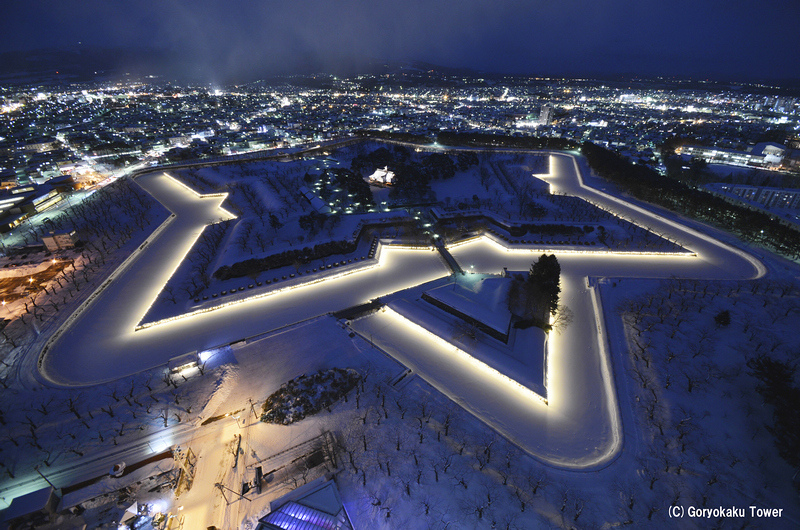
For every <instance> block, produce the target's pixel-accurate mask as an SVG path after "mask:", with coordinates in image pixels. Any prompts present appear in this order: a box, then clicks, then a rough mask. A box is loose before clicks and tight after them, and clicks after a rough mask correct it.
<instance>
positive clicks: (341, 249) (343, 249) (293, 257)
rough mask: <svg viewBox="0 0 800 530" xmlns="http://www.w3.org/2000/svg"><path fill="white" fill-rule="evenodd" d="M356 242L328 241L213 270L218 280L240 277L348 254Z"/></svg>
mask: <svg viewBox="0 0 800 530" xmlns="http://www.w3.org/2000/svg"><path fill="white" fill-rule="evenodd" d="M357 246H358V243H357V242H355V241H328V242H326V243H320V244H318V245H314V246H313V247H305V248H302V249H294V250H287V251H285V252H281V253H279V254H273V255H271V256H266V257H263V258H252V259H248V260H244V261H238V262H236V263H234V264H233V265H223V266H222V267H220V268H219V269H217V270H216V271H215V272H214V277H215V278H216V279H218V280H228V279H230V278H241V277H244V276H249V275H252V274H259V273H261V272H264V271H268V270H270V269H277V268H280V267H286V266H288V265H298V264H305V263H308V262H309V261H312V260H315V259H322V258H326V257H328V256H333V255H337V254H349V253H350V252H353V251H355V249H356V247H357Z"/></svg>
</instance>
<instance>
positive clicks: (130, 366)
mask: <svg viewBox="0 0 800 530" xmlns="http://www.w3.org/2000/svg"><path fill="white" fill-rule="evenodd" d="M545 179H546V180H547V181H549V182H550V184H551V186H552V188H553V190H554V191H558V192H563V193H569V194H571V195H576V196H579V197H584V198H586V199H587V200H589V201H591V202H593V203H595V204H597V205H599V206H601V207H604V208H606V209H608V210H611V211H614V212H616V213H619V214H620V215H622V216H624V217H625V218H627V219H629V220H631V221H633V222H635V223H637V224H640V225H642V226H646V227H649V228H651V229H653V230H655V231H656V232H658V233H662V234H665V235H667V236H668V237H670V238H671V239H673V240H676V241H678V242H679V243H680V244H681V245H683V246H684V247H685V248H687V249H689V250H691V251H693V252H695V255H693V256H676V255H671V256H670V255H636V254H627V255H624V254H614V253H608V252H585V253H569V252H559V251H557V252H556V253H557V254H558V259H559V262H560V263H561V267H562V289H563V293H562V300H563V301H564V302H565V303H566V305H568V306H569V307H570V308H571V309H572V311H573V313H574V322H573V323H572V325H571V326H570V327H569V328H568V332H566V333H565V334H564V335H560V336H559V335H557V334H551V338H550V353H549V372H548V396H547V397H548V404H546V405H545V404H544V403H543V402H541V401H540V400H536V399H531V397H530V394H529V393H526V392H521V391H519V389H515V388H514V387H513V386H512V385H507V384H504V383H503V381H502V379H493V378H491V377H486V374H485V373H484V372H483V371H482V370H481V368H480V366H476V365H475V364H474V363H468V362H463V357H462V358H461V360H459V359H458V358H455V357H454V355H453V351H452V348H451V347H450V346H448V345H447V344H444V343H442V342H440V341H434V340H430V338H429V337H427V338H426V337H425V336H423V335H421V334H420V333H418V331H417V330H416V329H415V328H414V327H413V325H411V324H410V323H409V322H408V321H407V320H405V319H403V318H402V317H400V316H398V315H396V314H395V313H393V312H392V311H386V312H381V313H378V314H376V315H374V316H372V317H368V318H365V319H362V320H359V321H357V322H356V323H355V324H354V327H355V328H356V329H357V330H358V331H360V332H362V333H365V334H367V333H368V334H370V336H371V339H372V340H374V342H375V343H376V344H378V345H380V346H381V347H382V348H383V349H384V350H386V351H387V352H389V353H390V354H392V355H394V356H395V357H396V358H397V359H398V360H399V361H400V362H402V363H403V364H406V365H408V366H410V367H411V368H413V369H414V371H415V372H417V373H418V374H419V375H420V376H421V377H422V378H424V379H425V380H427V381H428V382H429V383H431V384H432V385H433V386H434V387H436V388H438V389H439V390H441V391H442V392H443V393H445V394H446V395H448V396H450V397H451V398H452V399H453V400H454V401H456V402H458V403H459V404H461V405H462V406H463V407H465V408H466V409H467V410H470V411H471V412H473V413H474V414H475V415H476V416H478V417H480V418H481V419H483V420H484V421H485V422H486V423H488V424H489V425H491V426H493V427H494V428H496V429H497V430H498V431H499V432H501V433H503V434H504V435H505V436H507V437H509V438H510V439H511V440H513V441H514V442H516V443H517V444H518V445H520V446H521V447H522V448H523V449H525V450H526V451H528V452H530V453H531V454H534V455H535V456H537V457H539V458H541V459H542V460H544V461H547V462H550V463H552V464H554V465H559V466H562V467H568V468H581V469H589V468H596V467H599V466H602V465H604V464H605V463H607V462H608V461H610V460H611V459H613V457H614V456H615V455H616V454H617V453H618V452H619V450H620V448H621V443H622V434H621V432H622V431H621V424H620V413H619V407H618V404H617V396H616V392H615V389H614V382H613V376H612V368H611V362H610V359H609V358H608V355H607V348H606V339H605V333H604V329H603V325H602V322H601V320H599V319H598V318H597V313H598V311H597V309H598V300H597V296H596V293H595V292H594V289H593V288H589V287H588V286H587V280H586V279H587V277H598V276H606V277H628V278H669V277H673V276H674V277H683V278H708V279H723V278H725V279H746V278H754V277H758V276H761V275H763V273H764V272H765V270H764V268H763V266H762V265H761V264H760V263H759V262H758V261H757V260H755V259H754V258H752V257H751V256H749V255H747V254H746V253H744V252H742V251H740V250H737V249H734V248H732V247H729V246H727V245H724V244H722V243H720V242H718V241H716V240H714V239H713V238H710V237H708V236H706V235H704V234H701V233H699V232H696V231H694V230H691V229H688V228H686V227H684V226H682V225H681V224H679V223H678V222H675V221H672V220H669V219H667V218H662V217H659V216H656V215H654V214H652V213H650V212H648V211H647V210H645V209H643V208H640V207H637V206H635V205H631V204H629V203H626V202H625V201H622V200H621V199H618V198H615V197H612V196H610V195H607V194H604V193H602V192H599V191H597V190H594V189H592V188H589V187H587V186H585V185H584V184H583V183H582V180H581V177H580V171H579V166H578V164H577V163H576V161H575V159H574V158H573V157H572V156H570V155H566V154H555V155H552V156H551V176H547V177H545ZM137 182H139V184H140V185H142V187H143V188H144V189H146V190H147V191H148V192H150V193H151V194H153V196H154V197H156V198H157V199H158V200H159V201H160V202H162V203H163V204H164V205H165V206H167V208H169V209H170V210H171V211H172V212H173V213H175V217H174V219H171V220H169V221H167V223H165V225H164V227H163V230H162V231H161V232H160V233H159V234H158V235H156V236H154V237H153V238H152V241H151V242H150V243H149V244H148V245H147V246H146V247H145V248H144V249H143V250H142V251H141V252H140V253H139V254H138V255H137V256H136V257H135V258H133V259H132V260H131V262H130V263H127V264H126V265H125V266H124V267H122V268H121V269H120V270H118V271H116V272H115V273H114V275H112V281H111V282H110V283H109V284H108V286H107V287H106V289H105V290H104V291H103V292H102V293H101V294H100V295H99V296H97V297H96V300H95V301H94V302H93V303H91V304H88V306H87V307H86V308H85V310H83V311H82V312H81V313H80V314H79V316H77V317H73V318H71V319H70V320H69V321H68V322H67V323H66V324H65V325H64V326H63V327H62V329H60V330H59V331H58V332H57V335H56V336H54V340H53V341H52V344H49V345H48V350H47V352H46V355H45V356H44V358H43V365H42V373H43V374H44V375H45V377H47V378H48V379H49V380H51V381H53V382H55V383H60V384H67V385H90V384H94V383H99V382H103V381H108V380H113V379H117V378H120V377H123V376H126V375H129V374H132V373H135V372H138V371H141V370H144V369H148V368H152V367H155V366H159V365H163V364H165V363H166V362H167V361H168V360H169V359H170V358H172V357H175V356H177V355H180V354H183V353H186V352H189V351H193V350H196V351H200V350H203V349H207V348H210V347H213V346H217V345H221V344H226V343H229V342H231V341H235V340H239V339H241V338H243V337H248V336H253V335H257V334H259V333H261V332H264V331H268V330H271V329H275V328H278V327H281V326H285V325H288V324H291V323H293V322H297V321H300V320H304V319H307V318H310V317H312V316H315V315H320V314H324V313H327V312H329V311H334V310H338V309H342V308H345V307H349V306H353V305H356V304H359V303H363V302H366V301H368V300H371V299H373V298H375V297H377V296H380V295H384V294H388V293H392V292H396V291H399V290H402V289H405V288H408V287H412V286H414V285H419V284H421V283H425V282H428V281H431V280H433V279H436V278H441V277H444V276H446V275H448V274H449V271H448V270H447V269H446V268H445V266H444V264H443V262H442V261H441V259H440V258H439V256H438V254H437V253H436V252H433V251H432V250H404V249H399V248H391V247H383V249H382V252H381V254H380V260H379V266H371V267H368V268H365V269H364V270H360V271H358V272H354V273H352V274H349V275H346V276H341V277H337V278H331V279H328V280H325V281H322V282H318V283H315V284H308V285H303V286H300V287H297V288H294V289H291V290H287V291H285V292H281V293H276V294H273V295H270V296H266V297H261V298H257V299H256V298H251V299H249V300H247V301H245V302H243V303H240V304H237V305H234V306H231V307H227V308H224V309H220V310H216V311H212V312H208V313H203V314H198V315H193V316H190V317H187V318H184V319H181V320H176V321H174V322H168V323H164V324H159V325H157V326H154V327H152V328H148V329H144V330H140V331H134V329H135V327H136V325H137V324H138V323H139V321H140V319H141V318H142V316H143V315H144V314H145V312H146V311H147V308H148V307H149V305H150V303H151V302H152V301H153V300H154V299H155V297H156V296H157V294H158V292H159V291H160V290H161V288H162V287H163V285H164V284H165V283H166V281H167V279H168V278H169V276H170V275H171V274H172V272H173V271H174V269H175V268H176V267H177V265H178V263H179V262H180V260H181V259H183V257H184V255H185V254H186V252H187V251H188V250H189V248H191V245H192V243H193V242H194V241H195V239H196V238H197V236H198V234H199V233H200V231H201V230H202V228H203V227H204V226H205V225H206V224H207V223H209V222H213V221H214V220H217V219H219V218H224V217H225V216H227V215H229V214H228V213H227V212H225V211H224V210H222V209H220V208H219V205H220V203H221V201H222V200H223V198H222V197H201V196H198V195H197V194H196V193H194V192H192V191H191V190H189V189H188V188H186V187H185V186H183V185H181V184H180V183H178V182H177V181H175V180H174V179H171V178H170V177H168V176H165V175H163V174H150V175H146V176H143V177H140V178H138V179H137ZM543 250H545V249H543V248H542V247H536V248H530V249H522V250H507V249H506V248H505V247H504V246H502V245H500V244H498V243H495V242H494V241H492V240H489V239H488V238H481V239H478V240H475V241H473V242H470V243H468V244H464V245H460V246H456V247H454V248H452V249H451V252H452V254H453V256H454V257H455V258H456V260H457V261H458V262H459V263H460V264H461V265H462V267H464V268H465V269H470V267H474V270H475V272H481V273H495V274H496V273H499V272H500V271H501V270H502V269H503V268H504V267H506V268H508V269H509V270H523V271H524V270H528V268H529V267H530V264H531V262H532V261H533V260H535V259H536V257H538V256H539V255H540V254H541V253H542V251H543ZM107 283H108V282H107ZM445 338H446V337H445Z"/></svg>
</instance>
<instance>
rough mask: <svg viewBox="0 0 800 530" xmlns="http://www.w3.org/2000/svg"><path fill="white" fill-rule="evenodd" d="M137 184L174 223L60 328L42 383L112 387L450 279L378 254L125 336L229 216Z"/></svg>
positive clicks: (191, 197)
mask: <svg viewBox="0 0 800 530" xmlns="http://www.w3.org/2000/svg"><path fill="white" fill-rule="evenodd" d="M137 182H138V183H139V184H140V185H142V187H143V188H144V189H145V190H147V191H148V192H150V193H151V194H152V195H153V196H154V197H155V198H156V199H158V200H159V201H160V202H161V203H162V204H164V205H165V206H166V207H167V208H168V209H169V210H171V211H172V212H173V213H175V214H176V217H175V219H174V220H173V221H167V223H168V225H167V226H166V228H165V229H164V230H163V232H162V233H161V234H159V235H158V236H157V237H156V238H155V239H154V240H153V241H152V242H151V243H150V244H149V245H148V246H147V247H145V249H144V250H143V251H142V252H141V253H140V254H139V255H138V256H137V257H136V258H135V260H133V261H132V263H130V264H128V266H127V267H125V269H124V270H122V271H117V272H115V274H117V276H116V277H115V278H114V279H113V281H112V282H111V283H110V284H109V286H108V287H107V288H106V289H105V290H104V291H103V293H102V294H101V295H100V296H98V297H97V299H96V300H95V301H94V302H93V303H91V304H90V305H89V306H88V308H86V309H85V310H84V311H83V313H82V314H81V315H80V316H79V317H78V318H77V319H75V320H74V322H68V323H67V324H66V325H65V328H66V329H65V328H62V329H63V332H62V333H61V334H60V336H58V337H57V339H56V340H54V342H53V344H52V346H51V347H50V348H49V350H48V351H47V353H46V355H45V357H44V359H43V364H42V373H43V375H44V376H45V377H46V378H47V379H49V380H50V381H52V382H54V383H58V384H66V385H90V384H94V383H99V382H103V381H109V380H113V379H118V378H120V377H124V376H127V375H130V374H133V373H136V372H139V371H141V370H145V369H148V368H153V367H155V366H159V365H162V364H165V363H166V362H167V361H168V360H169V359H171V358H172V357H175V356H177V355H181V354H184V353H187V352H190V351H202V350H205V349H208V348H212V347H214V346H219V345H223V344H227V343H230V342H231V341H236V340H239V339H242V338H245V337H250V336H254V335H257V334H259V333H261V332H265V331H269V330H272V329H276V328H279V327H282V326H286V325H288V324H292V323H294V322H297V321H300V320H305V319H307V318H311V317H313V316H316V315H321V314H325V313H327V312H329V311H334V310H338V309H343V308H345V307H350V306H353V305H357V304H360V303H364V302H367V301H369V300H371V299H373V298H375V297H377V296H380V295H383V294H386V293H389V292H394V291H398V290H401V289H405V288H407V287H411V286H413V285H416V284H418V283H422V282H426V281H430V280H433V279H436V278H440V277H443V276H446V275H447V274H448V273H449V271H448V270H447V269H446V268H445V266H444V264H443V263H442V261H441V259H440V258H439V257H438V254H437V253H436V252H433V251H431V250H404V249H392V248H384V249H383V250H382V252H381V255H380V262H379V263H380V266H377V267H372V268H369V269H366V270H363V271H360V272H357V273H353V274H350V275H348V276H343V277H340V278H335V279H330V280H326V281H324V282H320V283H316V284H312V285H306V286H302V287H298V288H295V289H292V290H289V291H286V292H281V293H276V294H274V295H270V296H266V297H263V298H260V299H251V300H247V301H245V302H243V303H240V304H237V305H235V306H231V307H226V308H224V309H220V310H217V311H212V312H208V313H204V314H200V315H195V316H192V317H190V318H185V319H182V320H177V321H175V322H168V323H165V324H160V325H158V326H154V327H151V328H147V329H143V330H139V331H134V330H135V328H136V325H137V324H138V323H139V321H140V320H141V318H142V316H144V314H145V313H146V312H147V309H148V307H149V306H150V304H151V303H152V301H153V300H154V299H155V298H156V296H157V295H158V293H159V292H160V290H161V288H162V287H163V286H164V285H165V284H166V281H167V279H168V278H169V277H170V275H171V274H172V272H173V271H174V269H175V268H176V267H177V265H178V263H179V262H180V260H181V259H183V257H184V256H185V255H186V253H187V251H188V250H189V249H190V248H191V246H192V244H193V243H194V241H195V239H197V237H198V235H199V234H200V232H201V231H202V229H203V227H204V226H205V225H206V224H208V223H209V222H212V221H214V220H216V219H219V218H220V217H224V216H226V215H229V214H227V212H225V211H224V210H221V209H220V208H219V205H220V203H221V202H222V201H223V200H224V197H214V198H204V197H200V196H198V195H197V194H195V193H194V192H192V191H190V190H189V189H188V188H186V187H185V186H183V185H181V184H180V183H178V181H176V180H174V179H172V178H170V177H168V176H165V175H164V174H150V175H145V176H142V177H139V178H138V179H137ZM59 331H61V330H59ZM57 333H58V332H57Z"/></svg>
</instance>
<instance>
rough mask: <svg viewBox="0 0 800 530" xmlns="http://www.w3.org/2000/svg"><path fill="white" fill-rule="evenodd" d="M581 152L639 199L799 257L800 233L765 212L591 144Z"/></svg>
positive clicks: (746, 239) (584, 145) (607, 177)
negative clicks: (735, 202) (728, 200)
mask: <svg viewBox="0 0 800 530" xmlns="http://www.w3.org/2000/svg"><path fill="white" fill-rule="evenodd" d="M581 152H582V153H583V155H584V156H585V157H586V159H587V160H588V162H589V164H590V165H591V166H592V168H593V169H594V171H595V172H596V173H597V174H598V175H600V176H601V177H603V178H605V179H608V180H611V181H613V182H615V183H616V184H618V185H619V186H620V187H621V188H623V189H624V191H626V192H627V193H629V194H630V195H632V196H633V197H636V198H637V199H641V200H643V201H647V202H650V203H652V204H656V205H659V206H663V207H664V208H667V209H669V210H672V211H675V212H678V213H681V214H683V215H687V216H689V217H692V218H694V219H698V220H700V221H704V222H708V223H711V224H714V225H717V226H720V227H722V228H724V229H726V230H729V231H731V232H733V233H735V234H737V235H738V236H739V237H741V238H742V239H744V240H745V241H749V242H751V243H760V244H764V245H767V246H770V247H772V248H774V249H775V250H777V251H778V252H781V253H783V254H785V255H787V256H790V257H792V258H797V257H800V233H798V232H797V231H796V230H794V229H793V228H791V227H789V226H787V225H785V224H784V223H782V222H781V221H780V220H779V219H776V218H774V217H772V216H770V215H769V214H767V213H765V212H760V211H755V210H751V209H749V208H747V207H745V206H742V205H738V204H732V203H729V202H727V201H726V200H724V199H722V198H720V197H717V196H715V195H712V194H711V193H708V192H706V191H703V190H701V189H698V188H692V187H690V186H688V185H686V184H684V183H682V182H678V181H676V180H673V179H669V178H665V177H662V176H660V175H659V174H658V173H656V172H655V171H654V170H653V169H650V168H649V167H645V166H642V165H636V164H632V163H631V162H629V161H627V160H625V159H624V158H623V157H621V156H620V155H618V154H616V153H612V152H611V151H608V150H607V149H604V148H602V147H599V146H597V145H595V144H593V143H591V142H586V143H584V144H583V146H582V147H581Z"/></svg>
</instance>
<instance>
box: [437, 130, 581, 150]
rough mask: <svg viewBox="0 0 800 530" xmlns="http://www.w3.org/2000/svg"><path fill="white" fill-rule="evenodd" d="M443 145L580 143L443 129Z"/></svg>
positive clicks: (566, 146) (526, 146)
mask: <svg viewBox="0 0 800 530" xmlns="http://www.w3.org/2000/svg"><path fill="white" fill-rule="evenodd" d="M436 140H437V141H438V142H439V143H440V144H442V145H449V146H453V147H457V146H474V147H515V148H521V149H577V148H578V147H580V144H579V143H577V142H574V141H573V140H568V139H566V138H549V137H538V136H503V135H497V134H488V133H477V132H470V133H459V132H450V131H442V132H440V133H439V134H438V135H436Z"/></svg>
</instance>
